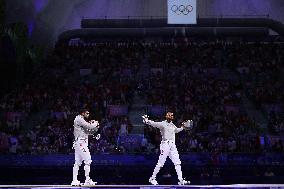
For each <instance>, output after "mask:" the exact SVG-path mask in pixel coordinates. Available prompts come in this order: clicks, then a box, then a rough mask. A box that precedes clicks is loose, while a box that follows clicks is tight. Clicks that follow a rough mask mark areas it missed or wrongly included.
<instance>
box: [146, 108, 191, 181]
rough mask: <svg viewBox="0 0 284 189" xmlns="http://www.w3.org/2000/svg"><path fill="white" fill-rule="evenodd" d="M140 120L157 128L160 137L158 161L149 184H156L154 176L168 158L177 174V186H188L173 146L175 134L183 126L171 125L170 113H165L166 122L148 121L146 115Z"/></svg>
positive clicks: (172, 117) (171, 115)
mask: <svg viewBox="0 0 284 189" xmlns="http://www.w3.org/2000/svg"><path fill="white" fill-rule="evenodd" d="M142 118H143V122H144V123H145V124H147V125H150V126H152V127H156V128H159V129H160V132H161V135H162V141H161V145H160V156H159V160H158V163H157V165H156V167H155V169H154V171H153V175H152V176H151V177H150V179H149V182H150V183H151V184H153V185H157V184H158V182H157V180H156V175H157V174H158V172H159V171H160V169H161V168H162V167H163V166H164V164H165V162H166V159H167V157H168V156H169V157H170V159H171V160H172V162H173V163H174V165H175V170H176V172H177V175H178V179H179V182H178V184H179V185H185V184H190V181H186V180H185V179H183V177H182V171H181V161H180V159H179V153H178V151H177V147H176V144H175V134H176V133H179V132H180V131H182V130H183V129H184V125H183V124H182V127H181V128H178V127H176V126H175V125H174V124H173V122H172V121H173V119H174V115H173V113H172V112H167V113H166V120H165V121H162V122H154V121H151V120H149V119H148V116H147V115H144V116H142Z"/></svg>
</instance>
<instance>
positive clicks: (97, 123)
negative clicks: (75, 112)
mask: <svg viewBox="0 0 284 189" xmlns="http://www.w3.org/2000/svg"><path fill="white" fill-rule="evenodd" d="M90 123H91V125H92V126H95V127H99V122H98V121H96V120H91V121H90Z"/></svg>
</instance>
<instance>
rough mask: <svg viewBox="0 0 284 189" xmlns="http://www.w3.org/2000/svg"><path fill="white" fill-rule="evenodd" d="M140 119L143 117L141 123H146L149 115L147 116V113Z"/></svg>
mask: <svg viewBox="0 0 284 189" xmlns="http://www.w3.org/2000/svg"><path fill="white" fill-rule="evenodd" d="M142 119H143V123H146V124H147V123H148V122H149V116H147V115H143V116H142Z"/></svg>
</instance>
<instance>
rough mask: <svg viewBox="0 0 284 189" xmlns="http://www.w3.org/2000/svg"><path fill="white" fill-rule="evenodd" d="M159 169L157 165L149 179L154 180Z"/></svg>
mask: <svg viewBox="0 0 284 189" xmlns="http://www.w3.org/2000/svg"><path fill="white" fill-rule="evenodd" d="M160 169H161V167H160V166H159V165H156V167H155V169H154V171H153V175H152V177H151V178H153V179H156V176H157V174H158V173H159V171H160Z"/></svg>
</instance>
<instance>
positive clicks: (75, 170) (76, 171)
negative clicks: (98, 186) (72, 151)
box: [73, 163, 79, 180]
mask: <svg viewBox="0 0 284 189" xmlns="http://www.w3.org/2000/svg"><path fill="white" fill-rule="evenodd" d="M78 171H79V165H78V164H76V163H75V164H74V166H73V180H77V179H78Z"/></svg>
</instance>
